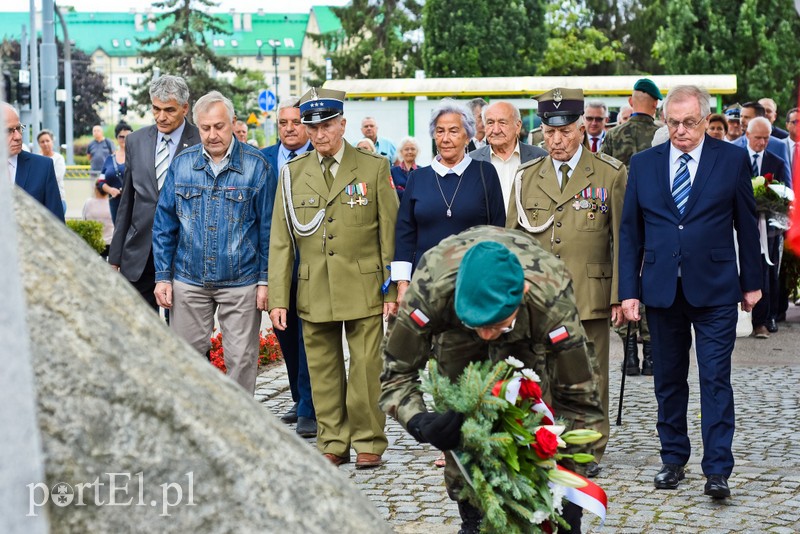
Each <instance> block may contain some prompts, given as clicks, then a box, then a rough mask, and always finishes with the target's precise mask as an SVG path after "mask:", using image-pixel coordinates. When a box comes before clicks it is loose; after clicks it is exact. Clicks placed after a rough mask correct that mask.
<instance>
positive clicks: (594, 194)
mask: <svg viewBox="0 0 800 534" xmlns="http://www.w3.org/2000/svg"><path fill="white" fill-rule="evenodd" d="M606 200H608V189H606V188H605V187H587V188H586V189H584V190H583V191H581V192H580V193H578V194H577V195H575V201H574V202H573V203H572V209H574V210H575V211H581V210H589V211H587V212H586V218H587V219H589V220H590V221H592V220H594V219H595V217H597V215H596V213H597V212H598V211H599V212H600V213H608V205H606ZM536 215H537V213H535V212H534V214H533V218H534V219H536Z"/></svg>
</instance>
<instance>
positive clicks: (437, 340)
mask: <svg viewBox="0 0 800 534" xmlns="http://www.w3.org/2000/svg"><path fill="white" fill-rule="evenodd" d="M483 241H496V242H498V243H502V244H503V245H505V246H506V247H508V249H509V250H511V252H513V253H514V254H515V255H516V256H517V258H518V259H519V261H520V263H521V264H522V267H523V269H524V271H525V280H526V281H527V283H528V284H529V286H530V288H529V289H528V291H527V292H526V293H525V295H524V297H523V301H522V305H521V306H520V309H519V312H518V314H517V318H516V322H515V324H514V328H513V330H512V331H511V332H509V333H507V334H503V335H501V336H500V337H499V338H498V339H496V340H493V341H483V340H481V339H480V338H479V337H478V335H477V333H476V332H475V331H474V330H470V329H469V328H467V327H466V326H464V324H463V323H462V322H461V321H460V320H459V319H458V317H457V316H456V312H455V305H454V300H455V282H456V274H457V272H458V267H459V265H460V263H461V260H462V258H463V257H464V254H465V253H466V252H467V250H469V248H470V247H472V246H473V245H475V244H476V243H479V242H483ZM552 340H555V342H554V341H552ZM431 345H435V346H434V350H433V355H431ZM508 356H514V357H515V358H517V359H519V360H521V361H522V362H523V363H524V364H525V366H526V367H527V368H529V369H533V370H534V371H536V372H537V373H538V374H539V377H540V378H541V380H542V382H541V386H542V391H543V392H544V395H545V400H546V401H547V402H548V403H549V404H550V405H551V406H553V408H554V409H555V415H556V417H559V418H564V419H565V420H566V421H568V422H570V423H571V424H572V425H575V426H576V427H578V428H595V429H599V424H600V422H601V421H602V419H603V412H602V409H601V407H600V401H599V396H598V391H597V385H596V383H595V382H594V381H593V378H592V372H593V368H592V361H594V360H595V358H594V355H593V354H592V349H591V347H590V345H589V344H588V342H587V338H586V333H585V332H584V330H583V326H582V325H581V322H580V317H579V316H578V310H577V308H576V305H575V297H574V295H573V292H572V283H571V281H570V278H569V275H568V274H567V271H566V268H565V266H564V263H563V262H561V261H559V260H558V259H556V258H555V257H554V256H553V255H552V254H549V253H547V252H546V251H544V250H543V249H542V248H541V247H540V246H539V244H538V243H537V242H536V240H535V239H533V238H532V237H530V236H529V235H528V234H526V233H523V232H519V231H516V230H505V229H503V228H497V227H495V226H476V227H473V228H470V229H468V230H465V231H464V232H461V233H460V234H457V235H455V236H451V237H448V238H446V239H444V240H442V242H441V243H439V245H437V246H436V247H434V248H432V249H430V250H429V251H428V252H426V253H425V255H424V256H423V257H422V260H421V261H420V263H419V266H418V267H417V269H416V271H415V272H414V276H413V277H412V280H411V283H410V285H409V286H408V290H407V291H406V294H405V298H404V300H403V302H402V303H401V305H400V309H399V311H398V314H397V318H396V319H395V320H394V322H393V323H392V324H391V325H390V327H389V330H388V332H387V334H386V336H385V338H384V341H383V357H384V363H383V373H382V374H381V397H380V405H381V409H383V411H385V412H386V413H387V414H389V415H390V416H391V417H393V418H394V419H396V420H397V421H398V422H399V423H400V424H402V425H403V426H404V427H406V425H407V424H408V421H409V420H410V419H411V418H412V417H414V416H415V415H417V414H418V413H421V412H424V411H426V408H425V404H424V402H423V399H422V393H421V391H420V388H419V372H420V371H421V370H422V369H424V368H425V365H426V364H427V362H428V360H429V359H430V358H431V357H433V358H435V359H436V360H437V362H438V363H439V370H440V372H441V373H442V374H444V375H445V376H447V377H449V378H451V379H454V378H456V377H457V376H459V375H460V374H461V373H462V371H463V370H464V369H465V368H466V367H467V366H468V365H469V364H470V362H473V361H482V360H486V359H490V360H492V361H495V362H496V361H499V360H502V359H505V358H507V357H508Z"/></svg>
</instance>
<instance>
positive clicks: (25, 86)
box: [17, 82, 31, 106]
mask: <svg viewBox="0 0 800 534" xmlns="http://www.w3.org/2000/svg"><path fill="white" fill-rule="evenodd" d="M17 103H19V105H20V106H29V105H30V104H31V84H29V83H22V82H17Z"/></svg>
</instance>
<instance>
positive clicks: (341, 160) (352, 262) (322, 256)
mask: <svg viewBox="0 0 800 534" xmlns="http://www.w3.org/2000/svg"><path fill="white" fill-rule="evenodd" d="M344 98H345V93H343V92H341V91H332V90H325V89H315V88H312V89H311V90H310V91H309V92H308V93H306V94H305V95H304V96H303V97H302V98H301V99H300V102H299V107H300V115H301V120H302V123H303V124H304V125H305V126H306V129H307V130H308V134H309V138H310V140H311V142H312V144H313V145H314V147H315V149H314V150H311V151H309V152H306V153H305V154H303V155H301V156H298V157H296V158H294V159H293V160H292V161H289V162H287V163H286V165H285V166H284V167H283V168H282V169H281V173H280V177H279V183H278V193H277V196H276V199H275V210H274V212H273V218H272V230H273V233H272V236H271V240H270V258H269V288H270V300H269V304H270V318H271V319H272V323H273V325H274V326H275V328H277V329H278V330H282V329H284V328H285V327H286V309H287V308H288V306H289V291H290V288H291V285H292V266H293V263H294V260H295V256H296V255H299V257H300V262H299V265H298V270H297V314H298V316H299V317H300V319H301V320H302V321H303V335H304V343H305V348H306V354H307V359H308V371H309V376H310V377H311V393H312V397H313V399H314V407H315V408H316V414H317V428H318V431H317V448H318V449H319V450H320V451H321V452H322V453H323V454H324V455H325V457H326V458H327V459H328V460H329V461H330V462H331V463H333V464H334V465H336V466H339V465H341V464H343V463H347V462H349V461H350V448H351V447H352V448H353V449H355V451H356V453H357V455H356V468H368V467H377V466H378V465H380V464H381V455H382V454H383V452H384V451H385V450H386V446H387V439H386V435H385V433H384V424H385V422H386V417H385V415H384V414H383V412H381V410H380V408H379V407H378V397H379V395H380V379H379V376H380V372H381V357H380V343H381V339H382V338H383V317H388V315H389V314H394V313H396V309H397V304H396V302H395V300H396V290H395V288H394V287H393V286H390V285H389V284H388V283H386V282H384V281H385V280H388V279H389V272H388V270H387V269H386V266H388V265H389V264H390V263H391V261H392V257H393V255H394V227H395V221H396V219H397V207H398V202H397V194H396V193H395V191H394V189H393V187H392V182H391V180H390V174H389V162H388V161H387V160H386V158H384V157H381V156H377V155H373V154H369V153H367V152H363V151H360V150H357V149H355V148H353V147H352V146H351V145H350V144H348V143H347V142H346V141H345V140H344V132H345V125H346V119H345V118H344ZM382 316H383V317H382ZM343 327H344V332H345V336H346V338H347V344H348V346H349V349H350V366H349V377H348V376H346V375H345V360H344V350H343V347H342V328H343Z"/></svg>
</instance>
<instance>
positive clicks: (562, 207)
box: [556, 206, 564, 211]
mask: <svg viewBox="0 0 800 534" xmlns="http://www.w3.org/2000/svg"><path fill="white" fill-rule="evenodd" d="M556 209H557V211H564V206H559V207H558V208H556Z"/></svg>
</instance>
